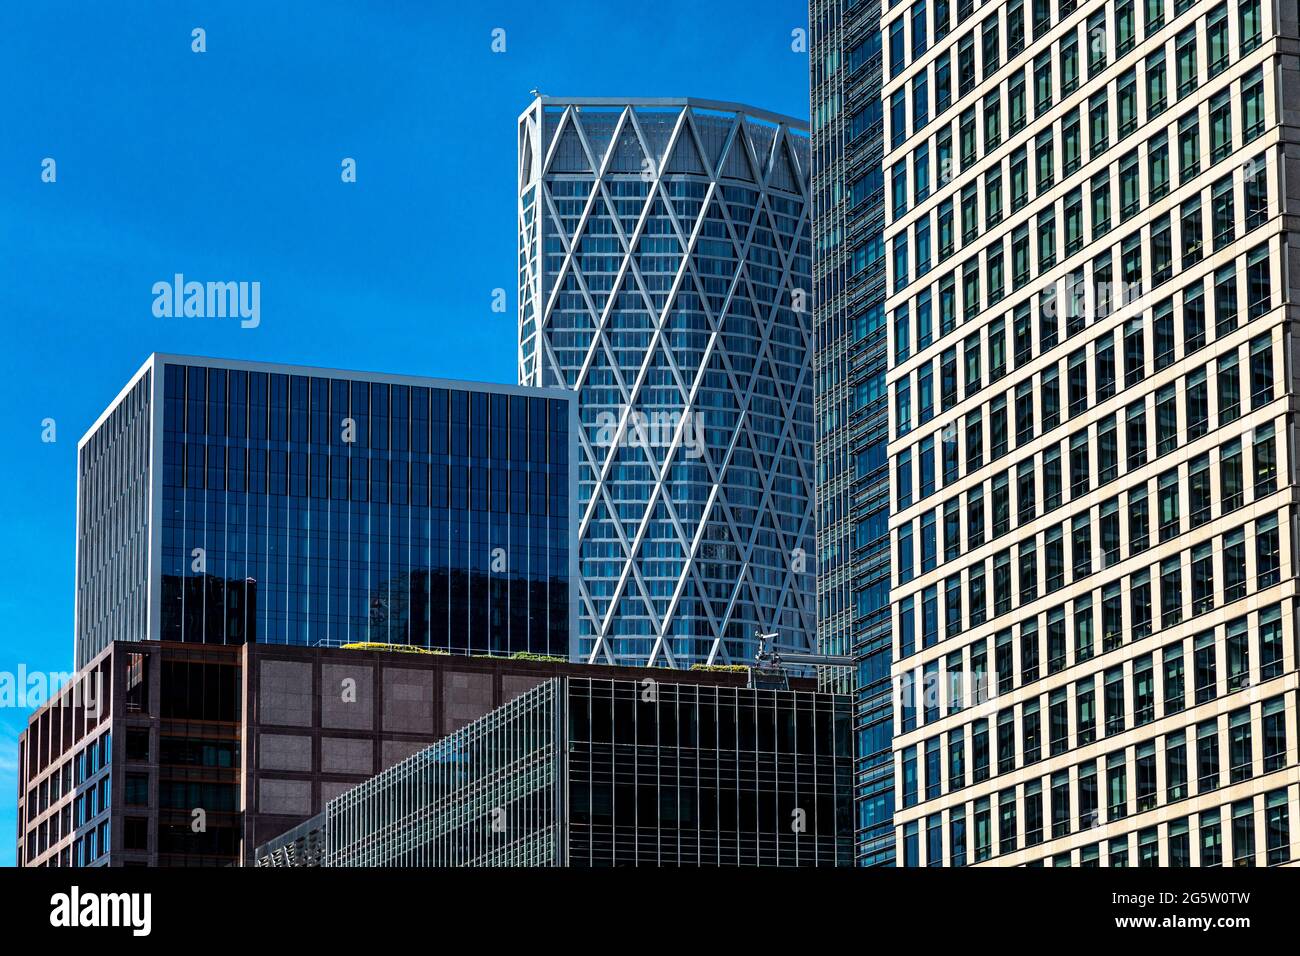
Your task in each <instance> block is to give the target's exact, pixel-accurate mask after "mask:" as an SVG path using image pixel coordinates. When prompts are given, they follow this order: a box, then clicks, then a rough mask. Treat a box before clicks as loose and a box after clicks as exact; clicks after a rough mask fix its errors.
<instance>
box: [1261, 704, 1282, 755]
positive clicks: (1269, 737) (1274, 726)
mask: <svg viewBox="0 0 1300 956" xmlns="http://www.w3.org/2000/svg"><path fill="white" fill-rule="evenodd" d="M1260 713H1261V714H1262V720H1261V721H1260V733H1261V735H1262V736H1263V738H1264V739H1263V743H1264V748H1263V749H1264V772H1265V773H1272V772H1273V771H1275V770H1281V769H1282V768H1283V767H1285V766H1286V704H1285V700H1284V698H1282V697H1273V698H1270V699H1269V700H1266V701H1264V704H1263V709H1262V710H1261V711H1260Z"/></svg>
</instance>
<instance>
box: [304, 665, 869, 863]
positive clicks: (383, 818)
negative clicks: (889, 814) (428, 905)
mask: <svg viewBox="0 0 1300 956" xmlns="http://www.w3.org/2000/svg"><path fill="white" fill-rule="evenodd" d="M647 683H648V682H646V681H641V680H601V679H592V678H579V677H560V678H553V679H551V680H548V681H546V682H545V683H544V684H540V685H539V686H537V687H535V688H533V689H532V690H530V691H528V692H527V693H525V694H523V695H521V696H519V697H516V698H515V699H514V700H512V701H511V702H509V703H508V704H506V705H504V706H502V707H500V708H498V709H497V710H495V711H493V712H491V713H490V714H488V715H486V716H484V717H481V718H480V719H478V720H477V721H475V722H474V723H472V724H470V725H468V726H466V727H464V728H462V729H461V730H459V731H457V732H456V733H455V734H453V735H451V736H450V737H447V738H446V739H445V740H442V741H439V742H438V743H436V744H434V745H433V746H431V747H429V748H427V749H425V750H422V751H420V752H419V753H417V754H414V755H413V756H411V757H408V758H407V759H406V760H404V761H402V762H401V763H399V764H395V765H394V766H392V767H390V768H388V769H387V770H385V771H384V772H383V773H381V774H379V775H377V776H376V777H374V778H372V779H371V780H368V781H366V782H365V783H363V784H359V785H358V786H356V787H354V788H352V789H351V790H349V791H347V792H345V793H343V794H341V795H340V796H338V797H336V798H335V799H334V800H332V801H331V802H330V803H329V805H328V806H327V807H326V811H325V820H324V831H325V848H326V849H325V865H326V866H557V865H558V866H575V867H592V866H847V865H849V863H850V862H851V860H852V820H851V805H852V785H851V783H850V779H849V778H850V774H851V770H852V761H851V758H850V754H851V746H852V743H851V737H850V728H849V723H850V701H849V699H848V698H847V697H842V696H836V695H833V694H824V693H816V692H811V691H770V690H754V689H751V688H746V687H716V686H710V685H708V684H668V683H656V684H655V686H654V692H653V693H647V688H646V685H647Z"/></svg>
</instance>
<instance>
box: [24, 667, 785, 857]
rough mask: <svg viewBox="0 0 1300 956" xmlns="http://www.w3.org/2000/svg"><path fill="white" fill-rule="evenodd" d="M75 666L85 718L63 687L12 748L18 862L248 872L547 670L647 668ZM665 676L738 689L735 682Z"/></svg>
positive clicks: (636, 671)
mask: <svg viewBox="0 0 1300 956" xmlns="http://www.w3.org/2000/svg"><path fill="white" fill-rule="evenodd" d="M87 672H88V673H99V674H102V675H103V677H102V681H103V685H104V688H105V691H106V694H105V697H104V706H103V707H102V708H100V712H99V714H98V716H97V717H95V716H94V715H93V714H90V715H88V714H87V713H86V712H85V711H86V708H84V707H81V708H78V707H74V706H73V700H72V690H71V688H68V689H66V690H65V691H63V692H62V693H60V694H59V695H58V696H57V697H56V698H55V699H54V700H52V701H51V702H49V703H47V704H46V705H45V706H44V707H42V708H41V709H40V710H38V711H37V712H36V713H35V714H33V716H32V718H31V720H30V723H29V726H28V730H27V731H26V732H25V733H24V734H23V735H22V736H21V737H20V740H19V755H20V772H19V787H18V791H19V793H18V821H19V823H18V851H17V860H18V864H19V865H20V866H46V865H50V866H75V865H94V866H130V865H148V866H183V865H188V866H193V865H200V866H201V865H229V864H235V863H238V862H240V861H243V862H251V861H252V854H253V851H254V849H255V848H256V847H257V846H259V845H261V844H263V843H265V842H267V841H268V840H270V839H272V838H273V837H275V836H277V835H279V834H281V833H283V832H284V831H286V830H289V829H291V828H292V827H294V826H296V825H297V824H299V823H301V822H302V821H303V820H306V819H308V818H309V817H311V816H313V815H314V814H317V813H319V812H320V811H321V810H323V809H324V806H325V804H326V803H327V802H328V801H329V800H330V799H332V798H333V797H334V796H336V795H338V794H339V793H341V792H343V791H344V790H346V789H348V788H350V787H352V786H354V785H355V784H357V783H360V782H361V781H363V780H366V779H368V778H370V777H371V776H373V775H374V774H376V773H379V772H380V771H382V770H384V769H385V768H387V767H389V766H392V765H393V764H394V763H397V762H398V761H400V760H401V759H403V758H404V757H406V756H408V755H410V754H411V753H414V752H415V751H417V750H420V749H422V748H423V747H425V746H427V745H428V744H430V743H432V742H434V741H436V740H439V739H441V738H442V737H444V736H446V735H447V734H449V733H452V732H454V731H456V730H458V729H459V728H461V727H463V726H465V725H466V724H468V723H470V722H471V721H473V720H475V719H477V718H478V717H481V716H483V715H484V714H486V713H488V712H489V711H491V710H493V709H495V708H496V707H499V706H500V705H501V704H503V703H505V702H507V701H509V700H511V699H513V698H514V697H516V696H518V695H519V694H522V693H524V692H525V691H527V690H529V689H530V688H532V687H534V686H536V685H537V684H539V683H541V682H542V681H544V680H546V679H548V678H550V677H554V676H557V675H562V674H579V673H580V674H582V675H583V676H589V677H609V678H623V679H636V680H646V679H653V678H655V677H657V676H659V675H660V674H661V673H662V671H659V670H656V669H644V668H628V667H606V666H588V665H581V664H571V663H566V662H559V661H546V660H513V659H510V658H501V657H469V656H463V655H448V654H405V653H394V652H388V651H375V650H359V649H342V648H310V647H290V646H283V645H261V644H250V645H246V646H243V647H234V646H231V647H223V646H218V645H192V644H174V643H170V642H155V641H147V642H130V643H127V642H115V643H114V644H112V645H110V646H109V647H108V648H107V649H106V650H104V651H103V652H102V653H101V654H100V655H99V656H98V657H97V658H96V659H95V660H94V661H92V662H91V665H90V667H89V668H88V669H87ZM672 679H673V682H674V683H686V684H694V683H709V684H720V685H724V686H743V685H744V683H745V681H746V675H745V674H744V673H742V672H703V671H695V672H692V671H684V672H683V671H674V672H673V673H672ZM794 683H801V682H799V681H795V682H794ZM79 765H80V766H79ZM92 768H93V769H92ZM65 780H66V783H65ZM105 797H106V799H105ZM200 811H201V812H200Z"/></svg>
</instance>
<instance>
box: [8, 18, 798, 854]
mask: <svg viewBox="0 0 1300 956" xmlns="http://www.w3.org/2000/svg"><path fill="white" fill-rule="evenodd" d="M449 9H450V5H448V4H444V3H431V2H415V0H407V2H396V0H390V2H380V0H369V2H361V0H350V2H334V0H310V2H301V3H294V2H276V3H266V2H253V3H249V2H234V0H231V2H226V3H222V4H219V5H215V4H203V3H193V2H177V0H169V2H157V3H141V2H134V3H133V2H125V3H121V4H89V3H76V4H63V5H58V6H52V5H47V4H16V3H14V4H5V5H4V7H3V9H2V10H0V89H3V90H4V95H3V96H2V97H0V130H3V137H0V310H2V311H0V316H2V317H0V329H3V331H4V336H5V343H4V344H5V348H4V349H3V356H2V357H0V362H2V363H3V375H0V409H3V413H2V414H0V447H3V448H4V449H5V451H6V454H5V455H4V458H3V462H4V464H3V466H2V467H0V521H2V522H3V523H2V525H0V526H2V527H3V538H2V539H0V541H2V542H3V544H0V616H2V619H3V621H4V627H3V628H2V629H0V671H4V672H9V673H11V674H12V673H15V672H16V671H17V670H18V667H19V666H20V665H23V666H25V667H26V668H27V670H28V671H29V672H31V671H38V670H39V671H65V670H68V669H70V668H71V666H72V659H71V657H72V603H73V548H74V520H75V488H76V483H75V478H76V466H75V462H76V444H77V440H78V438H80V436H81V435H82V433H83V432H84V431H85V430H86V428H87V427H88V426H89V425H90V424H91V423H92V422H93V421H94V419H95V417H96V416H97V415H98V414H99V412H100V411H101V410H102V409H103V408H104V406H105V405H106V404H107V403H108V402H109V401H110V400H111V399H112V398H113V397H114V395H116V394H117V392H118V390H119V389H120V388H121V386H122V385H123V384H125V382H126V380H127V378H128V377H129V376H130V375H131V373H132V372H133V371H135V369H137V368H138V367H139V365H140V364H141V363H142V362H143V361H144V359H145V357H146V356H147V355H148V354H149V353H150V352H152V351H165V352H183V353H198V354H208V355H218V356H224V357H232V358H247V359H264V360H274V361H284V362H295V363H302V364H309V365H325V366H334V367H343V368H356V369H367V370H382V371H392V372H404V373H411V374H423V375H436V376H445V377H449V378H468V379H477V380H486V381H504V382H513V381H514V377H515V315H514V311H513V309H514V301H515V283H516V278H515V242H516V240H515V193H514V178H513V177H514V166H515V120H516V118H517V116H518V115H519V113H520V112H521V111H522V110H523V109H524V108H525V107H526V106H527V105H528V103H529V100H530V97H529V90H531V89H533V88H537V89H540V90H541V91H542V92H544V93H547V94H551V95H556V96H578V95H589V96H697V97H701V98H708V99H718V100H734V101H739V102H746V103H750V104H753V105H755V106H760V107H763V108H766V109H769V110H773V111H775V112H779V113H787V114H790V115H793V116H804V117H806V116H807V115H808V82H807V76H808V61H807V57H806V55H805V54H803V53H798V52H795V51H793V50H792V49H791V46H792V44H791V31H793V30H795V29H797V28H806V27H807V6H806V4H804V3H802V2H798V0H795V2H790V0H708V2H699V0H695V2H689V0H656V2H654V3H610V2H608V0H605V2H576V0H564V2H561V3H545V4H543V3H537V2H536V0H532V2H527V3H481V2H480V3H474V4H464V5H462V6H461V7H460V10H461V11H463V12H460V13H457V14H455V15H453V14H451V13H449V12H448V11H449ZM195 27H202V28H203V29H204V30H205V31H206V45H207V51H206V52H205V53H202V54H198V53H194V52H192V50H191V42H192V41H191V31H192V30H193V29H194V28H195ZM498 28H500V29H503V30H504V31H505V42H506V50H505V52H504V53H493V52H492V49H491V44H492V31H493V30H494V29H498ZM46 157H49V158H52V159H54V160H55V163H56V167H55V168H56V174H57V179H56V181H55V182H54V183H43V182H42V181H41V170H42V162H43V160H44V159H45V158H46ZM344 157H352V158H354V159H355V160H356V164H357V182H356V183H355V184H344V183H342V182H341V180H340V168H341V166H340V164H341V162H342V160H343V158H344ZM177 272H181V273H184V274H185V275H186V276H187V277H188V278H193V279H199V280H204V281H206V280H244V281H258V282H260V283H261V290H262V296H261V325H260V326H259V327H258V328H256V329H241V328H240V327H239V324H238V322H236V321H232V320H208V319H195V318H188V319H187V318H179V319H158V318H155V317H154V316H153V313H152V305H153V296H152V294H151V292H150V289H151V287H152V285H153V283H155V282H157V281H159V280H170V279H171V277H172V275H173V274H174V273H177ZM497 288H505V289H506V290H507V292H508V295H509V300H510V303H511V307H510V310H509V311H507V312H506V313H505V314H504V315H502V314H500V313H494V312H493V311H492V310H491V302H492V293H493V290H494V289H497ZM46 418H53V419H54V420H55V422H56V428H57V440H56V441H55V442H54V443H44V442H42V441H41V422H42V420H43V419H46ZM25 720H26V712H25V711H24V710H21V709H17V708H13V707H0V864H5V865H11V864H12V863H13V860H14V841H13V834H14V832H15V829H14V828H15V820H14V799H15V778H14V764H15V761H16V757H17V750H16V741H17V735H18V732H19V730H20V729H21V728H22V727H23V726H25Z"/></svg>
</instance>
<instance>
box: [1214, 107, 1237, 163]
mask: <svg viewBox="0 0 1300 956" xmlns="http://www.w3.org/2000/svg"><path fill="white" fill-rule="evenodd" d="M1231 95H1232V91H1231V90H1224V91H1223V92H1222V93H1220V94H1218V95H1217V96H1215V97H1213V98H1212V99H1211V100H1210V161H1211V162H1214V163H1217V162H1220V161H1221V160H1224V159H1227V157H1228V156H1229V155H1230V154H1231V153H1232V100H1231V99H1230V97H1231Z"/></svg>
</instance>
